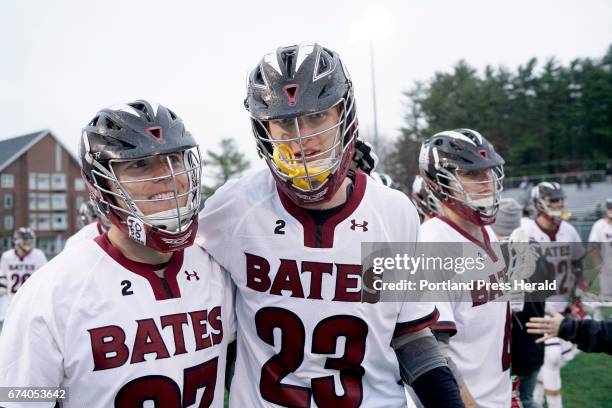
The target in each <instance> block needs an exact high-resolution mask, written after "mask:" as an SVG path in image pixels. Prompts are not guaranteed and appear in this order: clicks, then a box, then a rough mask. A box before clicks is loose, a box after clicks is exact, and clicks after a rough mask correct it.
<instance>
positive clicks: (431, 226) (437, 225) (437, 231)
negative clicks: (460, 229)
mask: <svg viewBox="0 0 612 408" xmlns="http://www.w3.org/2000/svg"><path fill="white" fill-rule="evenodd" d="M451 230H452V227H451V226H450V225H448V224H447V223H446V222H444V221H443V220H442V219H440V218H439V217H433V218H430V219H429V220H427V221H425V222H424V223H423V224H421V240H422V241H441V242H443V240H444V239H446V238H448V236H449V235H450V234H451V233H452V231H451Z"/></svg>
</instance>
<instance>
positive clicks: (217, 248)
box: [198, 170, 437, 408]
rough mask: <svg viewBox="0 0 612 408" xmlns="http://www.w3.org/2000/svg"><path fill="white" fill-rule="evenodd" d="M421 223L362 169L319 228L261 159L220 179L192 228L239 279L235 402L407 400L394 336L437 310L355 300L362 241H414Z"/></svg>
mask: <svg viewBox="0 0 612 408" xmlns="http://www.w3.org/2000/svg"><path fill="white" fill-rule="evenodd" d="M418 227H419V217H418V215H417V212H416V210H415V209H414V206H413V205H412V203H411V202H410V200H409V199H408V197H406V196H405V195H404V194H402V193H401V192H399V191H395V190H392V189H390V188H388V187H385V186H383V185H382V184H379V183H376V182H374V181H373V180H372V179H369V178H368V177H367V176H366V175H365V174H363V173H361V172H358V173H357V174H356V175H355V183H354V189H353V192H352V194H351V196H350V198H349V200H348V201H347V203H346V204H345V206H344V207H343V208H342V210H341V211H340V212H338V213H336V214H335V215H333V216H332V217H331V218H329V219H328V220H327V221H326V222H325V223H324V224H323V225H322V226H319V227H317V226H316V224H315V222H314V220H313V219H312V217H311V215H310V213H308V212H307V211H306V210H304V209H302V208H300V207H298V206H296V205H295V204H293V203H292V202H291V201H290V200H289V199H288V198H287V197H286V196H285V195H284V194H282V193H279V192H278V191H277V188H276V184H275V181H274V179H273V178H272V175H271V174H270V172H269V171H268V170H262V171H260V172H258V173H256V174H253V175H251V176H248V177H243V178H242V179H240V180H237V181H231V182H229V183H227V184H226V185H224V186H223V187H221V188H220V189H219V190H218V191H217V192H216V193H215V194H214V195H213V196H212V197H211V198H210V199H209V200H208V201H207V202H206V206H205V208H204V211H203V213H202V216H201V219H200V231H199V233H200V237H199V238H198V239H199V240H200V241H199V242H200V243H201V244H202V245H203V246H204V247H205V248H206V249H207V250H208V251H209V252H210V253H211V255H212V256H213V257H215V259H216V260H217V261H219V263H221V265H223V266H224V267H225V268H226V269H227V270H228V271H229V272H230V274H231V276H232V279H233V280H234V282H235V284H236V287H237V294H236V313H237V317H238V333H239V334H238V357H237V361H236V369H235V374H234V379H233V381H232V388H231V392H230V406H235V407H260V406H277V405H281V406H294V407H308V406H310V407H315V406H319V407H330V406H333V407H337V408H340V407H344V406H363V407H398V406H406V396H405V393H404V387H403V386H402V385H401V381H400V374H399V366H398V362H397V358H396V355H395V352H394V351H393V349H392V348H391V346H390V344H391V340H392V339H393V338H394V336H399V335H402V334H406V333H410V332H413V331H417V330H420V329H422V328H424V327H427V326H429V325H431V324H432V323H433V322H434V321H435V320H436V318H437V311H436V310H435V308H434V306H433V305H432V304H425V303H402V302H395V303H392V302H388V303H383V302H379V303H362V302H361V291H360V289H361V270H362V267H361V242H390V241H404V242H416V241H417V239H418Z"/></svg>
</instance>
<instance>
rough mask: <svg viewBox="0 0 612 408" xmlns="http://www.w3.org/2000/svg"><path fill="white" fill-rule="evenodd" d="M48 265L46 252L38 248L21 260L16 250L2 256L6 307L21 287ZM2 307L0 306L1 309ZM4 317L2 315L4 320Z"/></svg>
mask: <svg viewBox="0 0 612 408" xmlns="http://www.w3.org/2000/svg"><path fill="white" fill-rule="evenodd" d="M46 263H47V257H46V256H45V254H44V252H43V251H41V250H40V249H38V248H34V249H32V250H31V251H30V252H29V253H28V254H27V255H26V256H25V257H23V258H20V257H19V255H17V252H16V251H15V250H14V249H9V250H8V251H6V252H4V253H3V254H2V258H0V275H3V276H4V277H5V278H6V299H5V302H6V305H7V307H8V305H9V304H10V302H11V299H12V298H13V296H15V294H16V293H17V291H18V290H19V288H21V285H23V284H24V283H25V281H26V280H28V278H29V277H30V276H32V274H33V273H34V272H36V271H37V270H38V269H39V268H40V267H41V266H43V265H44V264H46ZM1 308H2V306H1V305H0V309H1ZM0 313H1V310H0ZM2 317H3V315H0V320H2Z"/></svg>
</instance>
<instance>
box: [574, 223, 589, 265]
mask: <svg viewBox="0 0 612 408" xmlns="http://www.w3.org/2000/svg"><path fill="white" fill-rule="evenodd" d="M573 236H574V242H573V243H572V255H571V256H572V261H579V260H581V259H582V258H584V255H585V254H586V250H585V249H584V245H582V239H581V238H580V235H578V231H576V229H575V228H574V230H573Z"/></svg>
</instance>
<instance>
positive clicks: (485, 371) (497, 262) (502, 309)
mask: <svg viewBox="0 0 612 408" xmlns="http://www.w3.org/2000/svg"><path fill="white" fill-rule="evenodd" d="M482 234H483V237H484V241H485V242H484V244H483V243H480V242H479V241H477V240H476V239H475V238H474V237H472V236H470V235H469V234H468V233H467V232H465V231H464V230H463V229H461V228H460V227H459V226H458V225H456V224H455V223H453V222H452V221H450V220H448V219H446V218H444V217H435V218H432V219H431V220H429V221H427V222H425V223H424V224H423V225H422V226H421V241H423V242H439V243H446V242H448V243H469V242H471V243H474V244H477V245H478V246H477V247H474V249H477V250H478V251H482V252H483V254H478V255H484V254H486V255H484V256H485V259H486V269H485V270H486V271H493V272H497V273H496V275H497V276H496V277H494V278H493V279H495V280H497V282H500V281H503V280H504V279H503V276H504V275H505V274H506V265H505V262H504V258H503V255H502V253H501V251H500V250H499V247H494V246H491V245H490V243H491V242H495V241H497V238H496V237H495V234H494V233H493V230H492V229H491V228H490V227H486V228H483V229H482ZM440 249H442V248H440ZM471 249H472V247H471V246H468V247H466V246H464V247H462V250H464V251H471ZM463 256H465V257H472V258H475V257H476V256H477V254H469V255H468V254H467V253H464V254H463ZM500 295H501V293H493V292H488V293H487V292H486V291H484V292H483V291H476V292H472V297H473V299H475V300H474V301H473V302H465V301H453V294H452V293H449V294H448V296H449V298H448V300H449V301H448V302H439V303H436V307H437V309H438V310H439V311H440V318H439V321H438V322H437V323H436V324H435V325H434V327H433V328H432V329H433V330H437V331H444V332H448V333H449V334H450V335H451V336H452V337H451V338H450V342H449V353H450V357H451V359H452V360H453V361H454V362H455V364H456V365H457V368H458V369H459V371H460V372H461V375H462V376H463V380H464V382H465V384H466V386H467V388H468V389H469V390H470V393H471V394H472V396H473V397H474V399H475V400H476V402H477V403H478V406H479V407H483V408H489V407H491V408H492V407H495V408H497V407H508V406H509V405H510V401H511V394H512V382H511V379H510V362H511V361H510V336H511V313H510V306H509V304H508V302H505V301H500V300H499V299H498V300H497V301H491V299H493V298H495V297H496V296H500ZM476 299H477V300H476Z"/></svg>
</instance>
